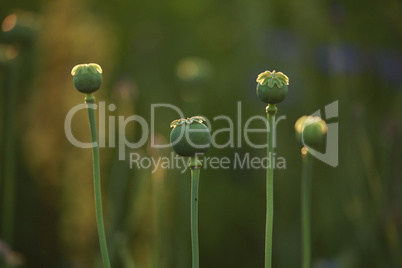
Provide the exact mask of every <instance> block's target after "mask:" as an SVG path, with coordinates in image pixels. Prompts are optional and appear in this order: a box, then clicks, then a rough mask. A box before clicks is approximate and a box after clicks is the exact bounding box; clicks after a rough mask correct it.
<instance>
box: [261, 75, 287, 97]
mask: <svg viewBox="0 0 402 268" xmlns="http://www.w3.org/2000/svg"><path fill="white" fill-rule="evenodd" d="M257 82H258V84H257V96H258V97H259V98H260V99H261V100H262V101H263V102H265V103H270V104H276V103H279V102H282V101H283V100H284V99H285V97H286V94H287V93H288V85H289V78H288V77H287V76H286V75H285V74H283V73H281V72H276V71H275V70H274V71H272V72H270V71H265V72H263V73H260V74H259V75H258V77H257Z"/></svg>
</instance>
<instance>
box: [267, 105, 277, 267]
mask: <svg viewBox="0 0 402 268" xmlns="http://www.w3.org/2000/svg"><path fill="white" fill-rule="evenodd" d="M277 111H278V109H277V108H276V106H275V104H268V106H267V108H266V112H267V119H268V132H267V140H268V149H267V156H268V159H270V160H271V161H268V163H269V165H268V168H267V182H266V183H267V196H266V198H267V214H266V217H267V218H266V226H265V268H271V267H272V229H273V224H274V167H273V166H272V158H273V157H274V133H275V114H276V113H277Z"/></svg>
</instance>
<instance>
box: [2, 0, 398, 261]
mask: <svg viewBox="0 0 402 268" xmlns="http://www.w3.org/2000/svg"><path fill="white" fill-rule="evenodd" d="M17 3H18V4H17ZM1 6H2V7H1V9H0V20H3V19H4V18H5V17H6V16H7V15H9V14H10V13H11V12H12V11H13V10H14V9H15V8H22V9H25V10H29V11H33V12H35V13H37V14H40V15H41V17H40V25H41V28H40V31H39V32H38V35H37V37H36V40H35V42H33V43H32V47H31V48H32V50H30V51H28V50H26V45H25V44H19V45H16V47H17V49H18V52H19V54H18V57H20V58H19V59H20V61H21V62H22V63H23V64H20V65H19V70H18V74H17V75H18V80H17V81H18V83H17V85H16V86H17V87H18V99H17V106H16V109H15V110H16V114H15V118H16V121H15V124H16V128H15V129H16V134H15V135H14V137H15V140H16V142H15V148H16V157H15V159H16V165H15V167H16V169H15V173H16V176H15V178H16V180H15V183H16V184H15V186H16V187H15V189H16V194H15V197H16V202H15V208H16V209H15V211H14V214H15V220H14V222H15V225H14V230H15V233H14V244H13V249H14V251H16V252H19V253H20V254H21V255H20V256H23V257H24V259H25V261H26V263H27V267H71V266H74V265H75V266H83V267H98V266H97V264H98V263H96V262H95V260H100V259H99V255H98V252H99V247H98V240H97V231H96V222H95V220H94V219H95V212H94V210H93V192H92V191H93V185H92V183H93V182H92V179H91V176H92V171H91V170H90V169H87V168H86V167H87V165H88V163H90V162H91V151H90V149H87V150H83V149H80V148H76V147H74V146H73V145H71V143H70V142H68V140H67V139H66V136H65V132H64V128H63V125H64V119H65V117H66V114H67V112H68V111H69V110H70V108H71V107H72V106H74V105H76V104H77V103H82V101H83V100H82V99H83V96H82V94H80V93H78V92H72V86H73V85H72V81H71V80H72V79H71V76H69V75H68V74H69V72H70V70H71V68H72V67H73V66H74V65H76V64H78V63H81V62H97V63H99V64H100V65H101V66H102V68H103V71H104V80H103V85H102V92H98V94H97V95H96V98H97V101H98V102H100V101H106V115H107V119H108V116H117V115H121V116H126V117H127V116H130V115H133V114H139V115H141V116H143V117H144V118H145V119H146V120H147V121H149V120H150V115H151V112H150V105H151V104H155V103H162V102H163V103H170V104H174V105H176V106H178V107H180V108H181V109H182V110H183V112H184V113H185V116H187V117H188V116H192V115H196V114H202V115H203V116H205V117H206V118H208V119H212V118H213V117H214V116H216V115H220V114H224V115H227V116H229V117H231V118H234V119H237V114H238V106H237V102H238V101H241V114H242V121H241V122H242V123H241V125H242V126H244V123H245V122H246V120H247V119H248V118H249V117H250V116H252V115H262V116H264V114H263V111H264V110H263V109H264V108H265V105H264V104H263V103H262V102H261V101H260V100H259V99H258V97H257V96H256V92H255V91H256V89H255V85H256V83H255V77H256V74H258V73H260V72H263V71H265V70H267V69H268V70H274V69H275V70H278V71H279V70H280V71H282V72H284V73H285V74H286V75H287V76H289V78H290V79H291V84H290V85H289V89H291V90H292V91H289V94H288V95H287V97H286V100H285V101H283V102H282V103H281V104H280V106H279V105H278V106H279V113H278V117H279V114H281V115H286V116H287V118H286V120H282V121H280V122H279V124H278V136H277V144H278V146H277V147H276V148H275V152H276V154H277V156H282V157H284V158H285V159H286V169H285V170H275V193H274V196H275V223H274V234H273V258H272V259H273V267H278V268H280V267H299V265H300V263H301V255H300V244H301V241H300V235H301V233H300V231H301V222H300V171H301V160H300V147H299V145H298V143H297V142H296V141H295V138H294V129H293V127H294V123H295V121H296V120H297V119H298V118H299V117H300V116H301V115H303V114H311V113H313V112H314V111H316V110H317V109H320V108H323V107H324V106H325V105H326V104H328V103H330V102H332V101H335V100H339V116H338V117H337V118H333V119H331V120H328V121H327V123H328V124H331V123H335V122H338V123H339V136H340V140H339V152H340V155H339V160H340V161H339V166H338V167H337V168H331V167H329V166H327V165H325V164H323V163H321V162H319V161H315V162H314V170H313V178H314V179H313V182H312V191H311V193H312V196H311V215H312V218H311V225H312V228H311V232H312V240H311V241H312V250H311V252H312V261H313V262H321V263H326V264H332V263H334V262H335V263H339V264H340V267H379V268H380V267H381V268H382V267H400V266H401V259H400V258H401V257H400V256H401V255H402V254H401V248H402V242H401V241H402V237H401V233H402V228H401V226H402V216H401V211H402V195H401V194H400V193H401V188H402V180H401V174H402V165H400V163H401V162H402V152H401V151H402V149H401V148H402V146H401V140H402V139H401V136H402V122H401V118H402V105H401V103H402V80H401V74H402V71H401V69H402V67H401V64H402V63H401V61H402V59H401V58H402V55H401V53H402V52H401V47H402V28H401V26H400V25H401V24H400V18H401V11H400V10H401V3H400V2H398V1H388V2H380V1H361V0H360V1H341V2H330V1H318V0H315V1H309V2H300V1H295V0H289V1H243V0H236V1H230V2H229V1H166V2H164V3H159V4H155V3H154V2H152V1H125V0H118V1H105V0H101V1H96V2H95V1H75V2H74V4H72V2H71V1H67V0H60V1H46V2H44V1H28V0H21V1H18V2H15V1H3V2H2V4H1ZM1 43H5V41H4V42H3V41H1ZM31 52H32V53H31ZM194 57H196V58H194ZM189 65H190V66H193V67H194V66H196V68H195V70H198V71H195V72H188V71H186V70H188V69H189V68H188V66H189ZM2 66H3V65H2ZM183 66H184V67H183ZM186 66H187V67H186ZM197 66H198V67H197ZM193 70H194V69H193ZM6 77H7V75H6V74H5V73H4V72H3V69H2V72H1V74H0V82H1V84H0V87H1V96H2V97H1V102H0V105H1V108H2V109H1V110H0V112H1V120H2V121H1V124H0V133H1V136H2V137H1V138H2V139H1V144H0V146H1V150H2V152H4V150H5V148H6V146H7V144H6V142H5V141H4V140H3V137H4V134H5V133H6V129H7V127H8V124H9V122H7V118H8V117H9V115H8V114H6V112H5V110H6V108H5V106H6V104H7V101H8V99H7V97H6V96H7V92H6V86H5V83H6ZM109 103H114V104H115V105H116V109H115V110H114V111H111V110H109V109H108V105H109ZM156 113H157V119H156V121H155V130H156V132H157V135H155V137H154V138H155V139H154V140H155V141H157V142H160V143H164V144H167V143H168V140H169V134H170V129H168V128H167V127H166V124H168V123H169V122H171V121H172V120H173V119H175V118H178V117H179V116H178V115H177V113H175V112H173V111H166V112H165V111H164V110H163V109H162V108H161V110H157V112H156ZM87 120H88V119H87V114H86V112H85V111H84V110H82V111H80V112H79V113H77V114H76V115H75V117H74V118H73V130H72V131H73V133H74V134H75V136H76V137H77V139H79V140H80V141H86V142H88V141H90V136H89V133H88V122H87ZM116 122H117V118H116ZM237 124H238V123H237V122H235V125H234V128H236V127H237ZM212 126H213V130H214V129H221V128H227V127H229V126H228V124H227V122H226V121H224V120H216V121H212ZM264 126H265V125H264V124H263V122H262V121H254V122H252V123H251V124H250V127H253V128H254V127H255V128H264ZM106 127H107V126H106ZM140 128H141V127H140V126H138V125H134V123H129V125H128V127H127V129H126V136H127V138H128V139H129V140H130V141H133V142H134V141H138V140H139V138H140V137H139V133H140ZM106 129H107V128H106ZM106 133H107V131H106ZM279 134H280V135H279ZM106 135H108V134H106ZM239 136H240V134H239V133H237V132H236V133H235V145H236V146H235V148H230V147H228V148H225V149H217V148H213V147H212V148H211V149H210V150H209V152H208V156H210V157H213V156H219V157H223V156H227V157H230V158H232V157H233V155H234V153H235V152H238V153H241V154H245V153H250V157H254V156H258V157H264V156H265V155H266V149H258V150H256V149H252V148H251V147H250V146H248V145H247V144H246V143H245V141H244V135H243V133H242V134H241V136H240V142H241V144H242V146H241V148H237V147H238V144H239V141H238V140H237V139H238V137H239ZM250 137H251V138H252V139H253V142H254V143H256V144H264V143H266V135H265V134H264V133H258V134H250ZM228 138H229V137H228V135H227V133H221V134H219V135H217V136H216V139H217V141H218V143H219V144H224V143H226V142H227V140H228ZM148 141H149V142H150V140H148ZM106 143H109V140H108V137H107V136H106ZM128 151H130V150H128ZM137 152H138V153H140V154H142V155H146V156H153V157H159V156H169V154H170V153H171V152H172V151H171V150H170V149H163V150H162V149H152V148H150V147H149V146H144V147H142V148H141V149H140V150H138V151H137ZM100 154H101V159H100V160H101V173H102V186H103V188H102V189H103V197H104V200H105V201H104V202H105V203H104V205H105V227H106V233H107V235H108V236H110V237H108V238H107V239H108V243H110V255H111V256H110V258H111V261H112V263H114V264H115V265H114V267H124V266H125V267H130V266H129V264H132V262H133V260H135V261H136V264H137V266H139V267H168V268H170V267H172V268H188V267H189V265H190V264H191V248H190V247H189V245H190V226H189V224H188V219H189V218H190V210H189V206H188V200H189V199H190V191H189V189H190V180H189V178H188V172H187V173H186V172H185V173H183V174H182V173H181V170H180V171H179V170H171V169H169V170H161V169H158V170H157V172H155V173H151V170H150V169H136V168H135V166H134V168H133V169H130V167H129V163H128V162H127V161H126V162H124V161H119V160H118V157H117V148H100ZM1 158H2V159H1V162H0V163H1V164H0V171H1V172H2V173H1V177H0V185H1V187H0V192H2V189H3V183H4V180H3V178H4V174H3V171H4V170H5V169H4V165H5V163H6V158H7V156H5V155H4V154H3V153H2V155H1ZM201 173H202V175H201V176H202V178H201V179H200V193H202V195H201V196H200V198H201V199H202V201H201V202H200V204H199V220H200V222H199V237H200V241H199V243H200V260H201V262H202V263H201V264H200V265H201V267H210V268H215V267H240V268H243V267H263V265H264V231H265V228H264V227H265V188H264V187H262V185H263V183H264V180H263V178H264V176H265V170H264V169H258V170H255V169H243V170H241V169H233V168H231V169H228V170H223V169H218V170H211V169H208V168H207V169H205V170H204V168H202V171H201ZM0 200H2V198H1V199H0ZM0 215H3V213H0ZM1 217H3V216H1ZM3 222H4V221H3V219H0V224H3ZM1 229H2V228H0V230H1ZM156 260H157V261H156ZM94 263H96V264H94ZM123 263H124V265H123Z"/></svg>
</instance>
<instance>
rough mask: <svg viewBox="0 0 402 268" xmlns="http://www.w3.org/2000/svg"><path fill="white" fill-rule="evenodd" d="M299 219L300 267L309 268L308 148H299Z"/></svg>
mask: <svg viewBox="0 0 402 268" xmlns="http://www.w3.org/2000/svg"><path fill="white" fill-rule="evenodd" d="M301 157H302V179H301V211H302V214H301V217H302V218H301V220H302V267H303V268H311V225H310V220H311V173H312V172H311V170H312V159H311V157H310V155H309V152H308V149H307V148H306V147H303V148H302V149H301Z"/></svg>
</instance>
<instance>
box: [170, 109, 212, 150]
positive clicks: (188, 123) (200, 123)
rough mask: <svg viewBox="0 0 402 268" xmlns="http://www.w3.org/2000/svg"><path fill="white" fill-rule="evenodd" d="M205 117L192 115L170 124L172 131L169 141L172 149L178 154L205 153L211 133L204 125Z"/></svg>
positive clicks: (209, 143) (208, 146) (209, 142)
mask: <svg viewBox="0 0 402 268" xmlns="http://www.w3.org/2000/svg"><path fill="white" fill-rule="evenodd" d="M204 122H205V118H203V117H201V116H194V117H191V118H187V119H184V118H181V119H178V120H175V121H173V122H172V123H171V124H170V127H172V128H173V129H172V132H171V134H170V143H171V145H172V148H173V150H174V151H175V152H176V153H177V154H178V155H180V156H195V155H196V154H204V153H206V152H207V151H208V150H209V148H210V146H211V133H210V132H209V129H208V127H207V126H206V125H204Z"/></svg>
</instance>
